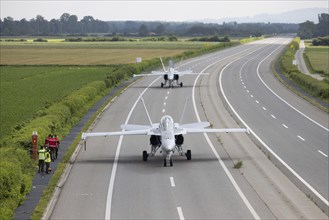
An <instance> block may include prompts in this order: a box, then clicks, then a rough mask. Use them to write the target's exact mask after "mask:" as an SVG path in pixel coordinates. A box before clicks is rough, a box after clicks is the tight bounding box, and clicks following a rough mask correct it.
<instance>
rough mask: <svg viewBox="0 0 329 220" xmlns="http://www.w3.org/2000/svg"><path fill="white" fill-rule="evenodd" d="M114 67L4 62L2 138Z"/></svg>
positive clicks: (0, 85) (0, 84)
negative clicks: (34, 64) (22, 64)
mask: <svg viewBox="0 0 329 220" xmlns="http://www.w3.org/2000/svg"><path fill="white" fill-rule="evenodd" d="M111 68H112V67H108V66H95V67H92V66H88V67H81V66H80V67H77V66H71V67H65V66H1V67H0V70H1V71H0V79H1V81H0V93H1V99H0V100H1V102H0V106H1V108H0V115H1V117H0V139H1V138H2V137H3V136H4V135H6V134H8V133H9V132H10V131H11V129H12V128H13V127H17V126H18V127H19V126H21V125H22V122H25V121H26V120H29V119H31V118H33V116H34V114H36V113H37V112H38V111H39V110H42V109H44V108H46V107H49V106H51V105H52V104H54V103H56V102H57V101H60V100H61V99H63V97H66V96H67V95H69V94H70V93H72V92H73V91H75V90H77V89H79V88H81V87H82V86H84V85H86V84H87V83H90V82H92V81H97V80H104V78H105V77H106V75H107V74H108V73H109V72H110V71H111Z"/></svg>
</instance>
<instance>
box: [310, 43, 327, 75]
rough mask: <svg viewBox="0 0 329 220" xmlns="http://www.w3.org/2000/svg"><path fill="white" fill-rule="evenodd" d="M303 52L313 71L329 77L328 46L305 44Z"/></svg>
mask: <svg viewBox="0 0 329 220" xmlns="http://www.w3.org/2000/svg"><path fill="white" fill-rule="evenodd" d="M305 54H306V57H307V58H308V61H309V63H310V66H311V68H312V70H313V72H315V73H320V74H322V75H324V76H325V77H327V78H329V62H328V60H329V47H328V46H307V47H306V48H305Z"/></svg>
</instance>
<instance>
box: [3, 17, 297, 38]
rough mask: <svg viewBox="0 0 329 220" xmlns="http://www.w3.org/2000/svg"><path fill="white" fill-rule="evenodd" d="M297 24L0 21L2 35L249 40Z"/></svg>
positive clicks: (294, 27) (291, 30) (66, 19)
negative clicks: (187, 37) (176, 37)
mask: <svg viewBox="0 0 329 220" xmlns="http://www.w3.org/2000/svg"><path fill="white" fill-rule="evenodd" d="M298 27H299V25H298V24H283V23H241V24H238V23H237V22H229V23H225V22H224V23H223V24H216V23H209V24H208V23H201V22H160V21H107V22H106V21H101V20H97V19H94V18H93V17H92V16H84V17H83V18H82V19H81V20H79V19H78V17H77V16H76V15H70V14H68V13H64V14H62V15H61V16H60V18H59V19H51V20H50V21H48V20H46V19H45V18H44V17H43V16H41V15H37V16H36V17H35V18H33V19H30V20H26V19H21V20H14V18H12V17H6V18H4V19H3V20H2V19H0V35H1V36H20V35H34V36H49V35H79V36H83V35H92V34H94V35H96V34H101V35H121V36H163V35H167V36H173V35H175V36H210V35H213V36H214V35H219V36H226V35H227V36H232V37H249V36H256V37H257V36H261V35H272V34H285V33H296V32H297V30H298Z"/></svg>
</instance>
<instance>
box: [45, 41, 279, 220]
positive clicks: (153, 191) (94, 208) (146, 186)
mask: <svg viewBox="0 0 329 220" xmlns="http://www.w3.org/2000/svg"><path fill="white" fill-rule="evenodd" d="M267 41H268V42H271V41H273V40H267ZM274 41H275V40H274ZM264 45H266V44H264ZM264 45H260V44H249V45H244V46H241V47H238V48H232V49H229V50H225V51H221V52H217V53H214V54H211V55H205V56H203V57H202V58H195V59H191V60H188V61H186V62H185V65H184V68H187V69H188V68H191V69H193V70H194V71H201V70H203V69H205V68H206V67H207V66H209V65H210V64H211V63H215V62H218V63H221V64H223V65H224V64H226V63H228V62H229V60H232V59H234V58H237V57H239V56H242V55H246V54H248V53H251V52H252V50H256V49H258V50H260V49H261V48H263V47H264ZM201 61H202V62H201ZM194 79H195V77H184V79H183V82H184V85H185V86H184V87H183V88H174V89H165V88H163V89H161V88H159V87H158V86H159V84H160V81H157V82H156V83H155V84H153V85H152V86H151V88H149V89H148V90H147V92H146V93H145V94H144V99H145V102H146V105H147V107H148V108H149V111H150V114H151V118H152V120H153V122H154V123H156V122H158V120H159V119H160V116H161V115H163V114H170V115H172V116H173V117H174V119H175V120H176V121H178V120H179V119H180V115H181V112H182V110H183V106H184V100H185V98H186V96H187V95H190V94H191V93H192V89H193V84H194ZM153 80H154V78H153V77H150V78H144V79H142V80H140V81H138V82H136V83H135V84H134V85H132V86H131V88H129V89H128V90H127V91H126V92H124V93H123V94H121V95H120V97H118V98H117V99H116V100H115V101H114V102H113V103H112V104H111V106H110V107H109V108H108V109H107V110H106V111H105V112H104V114H103V116H102V119H101V120H100V121H99V122H98V123H97V124H96V126H95V127H94V129H93V131H115V130H118V129H119V127H120V124H122V123H123V122H125V121H126V119H127V116H129V111H130V109H131V107H132V106H133V105H134V103H135V102H136V100H137V98H138V96H139V94H141V93H142V92H143V91H144V89H145V87H147V86H148V85H149V84H150V83H151V82H152V81H153ZM197 87H198V85H197ZM198 89H202V86H201V88H197V89H196V90H198ZM196 93H198V92H196ZM196 103H197V105H196V106H197V108H198V111H199V112H200V117H201V119H202V120H205V119H206V117H205V115H204V114H203V113H202V106H201V100H199V99H196ZM123 106H126V107H125V108H123ZM188 109H189V110H188V111H187V112H186V115H185V117H184V119H183V122H185V123H190V122H194V121H196V114H195V112H194V110H192V109H193V106H192V103H191V102H190V103H189V104H188ZM131 113H132V114H131V117H129V123H143V124H145V123H148V120H147V118H146V115H145V113H144V110H143V108H142V106H141V104H140V103H139V104H137V105H136V108H135V110H134V111H133V112H131ZM210 139H211V140H212V142H214V145H215V146H216V150H218V149H221V146H220V142H218V141H216V137H215V136H212V137H210ZM214 139H215V140H214ZM119 145H120V147H119ZM185 145H186V146H185V150H186V149H191V150H192V161H187V160H186V158H184V157H180V156H177V155H176V156H174V158H173V159H174V166H173V167H170V168H164V167H163V161H162V157H161V156H156V157H155V158H150V159H149V161H148V162H146V163H145V162H143V161H142V154H141V153H142V150H145V149H147V150H149V140H148V138H147V137H143V136H134V137H133V136H131V137H124V138H123V139H122V144H121V141H120V137H111V138H99V139H88V146H87V151H81V152H80V153H79V155H78V157H77V161H76V162H75V164H74V166H73V169H72V171H71V174H70V176H69V177H68V179H67V182H66V184H65V186H64V188H63V189H62V193H61V195H60V197H59V198H58V202H57V205H56V207H55V209H54V212H53V213H52V216H51V218H52V219H99V218H105V217H106V216H107V217H109V216H111V218H112V219H117V218H119V219H127V218H130V219H136V218H143V219H160V218H162V219H163V218H166V219H179V218H180V219H183V218H186V219H190V218H198V219H199V218H215V219H218V218H222V219H224V218H226V219H227V218H233V219H245V218H248V219H251V218H257V216H258V215H259V217H260V218H266V219H269V218H275V216H274V215H273V213H272V210H269V208H268V207H267V205H266V204H265V203H264V202H263V201H262V200H261V198H259V196H258V194H257V192H255V190H254V189H253V188H252V187H251V186H249V185H248V183H247V182H245V180H244V179H243V178H241V177H240V172H239V171H238V170H234V169H232V167H228V170H229V171H230V172H232V173H233V174H232V175H233V176H234V178H235V179H237V181H238V185H239V186H243V192H244V193H246V195H247V199H248V202H250V204H251V207H252V208H253V209H255V212H256V215H255V214H254V213H252V211H251V210H250V207H247V205H246V203H245V202H244V201H243V200H242V197H241V195H240V194H239V193H238V191H237V190H236V188H235V187H234V186H233V185H232V182H231V180H230V179H229V178H228V175H227V173H226V172H225V170H224V168H223V166H221V165H220V163H219V161H218V158H216V156H215V155H214V153H213V151H212V150H211V148H210V147H209V146H208V143H207V141H206V140H205V138H204V136H203V135H201V134H200V135H187V136H186V137H185ZM118 149H120V152H119V151H118ZM219 151H224V150H219ZM119 153H120V154H119ZM220 154H221V155H224V157H223V160H224V162H225V164H227V165H229V164H231V163H232V161H231V159H230V158H229V156H228V155H226V154H225V153H223V152H221V153H220ZM116 156H117V159H118V160H117V163H116ZM230 166H231V165H230ZM111 181H112V188H111ZM268 187H270V186H268Z"/></svg>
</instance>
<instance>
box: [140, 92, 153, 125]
mask: <svg viewBox="0 0 329 220" xmlns="http://www.w3.org/2000/svg"><path fill="white" fill-rule="evenodd" d="M140 99H141V102H142V103H143V106H144V109H145V111H146V115H147V118H148V119H149V122H150V125H151V126H152V124H153V123H152V120H151V117H150V114H149V112H148V111H147V108H146V105H145V103H144V99H143V97H142V96H141V97H140Z"/></svg>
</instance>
